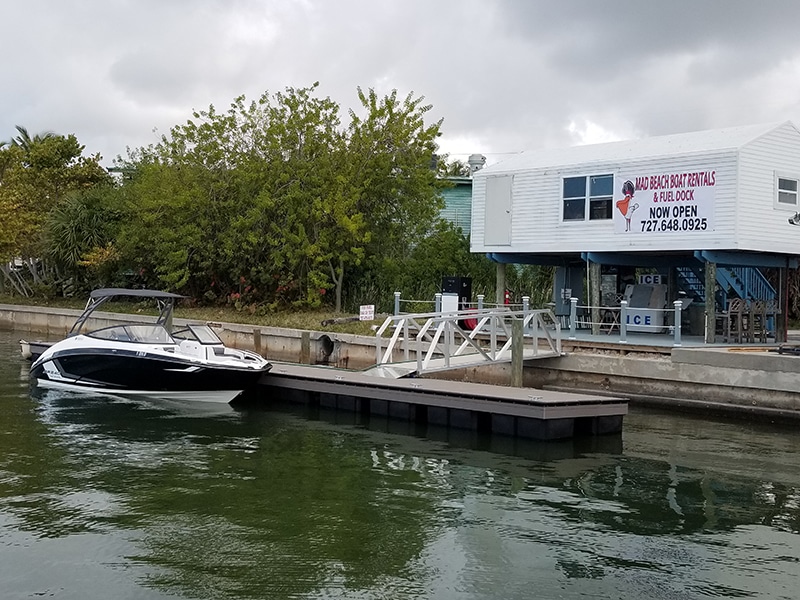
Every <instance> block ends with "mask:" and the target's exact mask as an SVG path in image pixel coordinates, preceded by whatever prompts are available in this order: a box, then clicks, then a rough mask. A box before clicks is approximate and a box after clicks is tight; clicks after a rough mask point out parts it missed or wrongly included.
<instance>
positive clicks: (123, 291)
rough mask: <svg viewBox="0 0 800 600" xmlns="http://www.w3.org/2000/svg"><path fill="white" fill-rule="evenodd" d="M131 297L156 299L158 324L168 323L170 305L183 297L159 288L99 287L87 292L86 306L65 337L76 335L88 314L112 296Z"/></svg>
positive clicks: (170, 317) (170, 312) (170, 311)
mask: <svg viewBox="0 0 800 600" xmlns="http://www.w3.org/2000/svg"><path fill="white" fill-rule="evenodd" d="M120 296H122V297H133V298H151V299H153V300H155V301H156V303H157V304H158V308H159V310H160V314H159V316H158V321H156V323H157V324H158V325H165V326H166V325H168V323H169V322H170V321H171V319H172V307H173V305H174V304H175V301H176V300H178V299H179V298H185V296H181V295H180V294H173V293H172V292H162V291H161V290H136V289H127V288H100V289H97V290H92V291H91V292H89V300H88V302H87V303H86V308H84V309H83V313H82V314H81V316H80V317H78V320H77V321H75V324H74V325H73V326H72V329H70V330H69V333H68V334H67V337H71V336H73V335H78V334H79V333H80V331H81V329H82V328H83V325H84V323H86V321H87V319H88V318H89V315H91V314H92V313H93V312H94V311H96V310H97V309H98V308H100V306H102V305H103V304H105V303H106V302H108V301H110V300H111V299H112V298H117V297H120Z"/></svg>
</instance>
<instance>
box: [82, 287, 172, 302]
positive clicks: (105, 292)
mask: <svg viewBox="0 0 800 600" xmlns="http://www.w3.org/2000/svg"><path fill="white" fill-rule="evenodd" d="M113 296H134V297H137V298H161V299H168V298H172V299H173V300H177V299H178V298H184V297H185V296H181V295H180V294H173V293H172V292H162V291H161V290H135V289H127V288H100V289H99V290H92V291H91V292H89V297H90V298H92V299H93V300H99V299H100V298H111V297H113Z"/></svg>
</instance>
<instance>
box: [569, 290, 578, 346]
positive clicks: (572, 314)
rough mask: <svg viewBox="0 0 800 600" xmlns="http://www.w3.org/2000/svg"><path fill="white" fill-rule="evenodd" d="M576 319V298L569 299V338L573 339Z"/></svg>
mask: <svg viewBox="0 0 800 600" xmlns="http://www.w3.org/2000/svg"><path fill="white" fill-rule="evenodd" d="M577 320H578V299H577V298H570V299H569V339H571V340H574V339H575V321H577Z"/></svg>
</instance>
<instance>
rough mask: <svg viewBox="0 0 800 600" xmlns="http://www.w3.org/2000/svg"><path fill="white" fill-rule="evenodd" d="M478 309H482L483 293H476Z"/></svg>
mask: <svg viewBox="0 0 800 600" xmlns="http://www.w3.org/2000/svg"><path fill="white" fill-rule="evenodd" d="M478 310H483V294H478Z"/></svg>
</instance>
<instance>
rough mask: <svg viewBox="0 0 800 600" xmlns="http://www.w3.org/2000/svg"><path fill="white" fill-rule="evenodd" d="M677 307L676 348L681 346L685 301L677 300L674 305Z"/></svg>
mask: <svg viewBox="0 0 800 600" xmlns="http://www.w3.org/2000/svg"><path fill="white" fill-rule="evenodd" d="M672 305H673V306H674V307H675V342H674V343H673V345H674V346H680V345H681V309H682V308H683V301H682V300H675V302H673V303H672Z"/></svg>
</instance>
